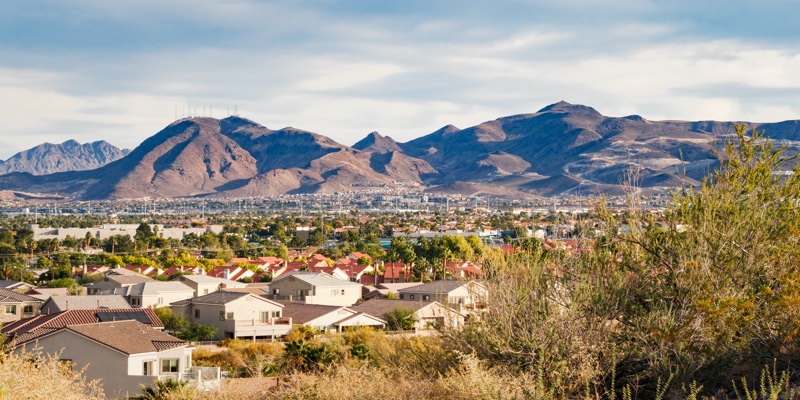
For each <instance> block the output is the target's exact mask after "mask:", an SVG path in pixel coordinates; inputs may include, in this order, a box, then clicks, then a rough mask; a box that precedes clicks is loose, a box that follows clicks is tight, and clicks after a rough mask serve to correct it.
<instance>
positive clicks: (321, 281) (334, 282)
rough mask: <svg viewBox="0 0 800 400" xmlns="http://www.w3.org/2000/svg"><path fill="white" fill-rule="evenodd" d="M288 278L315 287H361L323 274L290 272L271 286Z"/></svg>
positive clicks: (358, 284)
mask: <svg viewBox="0 0 800 400" xmlns="http://www.w3.org/2000/svg"><path fill="white" fill-rule="evenodd" d="M290 277H294V278H296V279H298V280H301V281H303V282H305V283H308V284H309V285H312V286H316V287H331V286H335V287H339V286H362V285H361V284H360V283H355V282H348V281H345V280H341V279H336V278H334V277H332V276H330V275H328V274H326V273H323V272H303V271H290V272H287V273H285V274H283V275H281V276H280V278H278V279H276V280H274V281H272V285H271V286H274V285H275V284H276V283H280V282H281V281H283V280H285V279H288V278H290Z"/></svg>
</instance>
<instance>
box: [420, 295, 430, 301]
mask: <svg viewBox="0 0 800 400" xmlns="http://www.w3.org/2000/svg"><path fill="white" fill-rule="evenodd" d="M430 299H431V296H428V295H427V294H423V295H422V300H430Z"/></svg>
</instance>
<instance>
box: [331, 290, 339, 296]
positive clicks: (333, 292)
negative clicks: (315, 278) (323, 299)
mask: <svg viewBox="0 0 800 400" xmlns="http://www.w3.org/2000/svg"><path fill="white" fill-rule="evenodd" d="M337 294H339V291H338V290H336V289H331V296H336V295H337Z"/></svg>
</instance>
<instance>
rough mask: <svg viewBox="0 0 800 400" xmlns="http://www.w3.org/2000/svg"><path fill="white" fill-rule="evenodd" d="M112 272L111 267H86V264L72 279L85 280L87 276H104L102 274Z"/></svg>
mask: <svg viewBox="0 0 800 400" xmlns="http://www.w3.org/2000/svg"><path fill="white" fill-rule="evenodd" d="M110 270H111V268H109V267H107V266H105V265H86V264H84V265H83V266H82V267H80V269H78V270H77V271H76V272H73V274H72V277H73V278H74V279H76V280H77V279H81V278H83V277H84V276H85V275H91V274H98V273H100V274H102V273H106V272H108V271H110ZM73 271H75V269H73Z"/></svg>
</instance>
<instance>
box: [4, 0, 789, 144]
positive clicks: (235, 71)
mask: <svg viewBox="0 0 800 400" xmlns="http://www.w3.org/2000/svg"><path fill="white" fill-rule="evenodd" d="M797 15H800V2H797V1H794V0H764V1H742V0H725V1H723V0H703V1H697V0H692V1H686V0H650V1H646V0H641V1H621V0H606V1H599V0H559V1H553V0H546V1H544V0H543V1H539V0H530V1H521V0H496V1H491V2H490V1H475V0H459V1H444V0H421V1H415V0H404V1H378V0H363V1H355V0H354V1H338V0H316V1H314V0H310V1H299V0H298V1H248V0H225V1H223V0H219V1H211V0H191V1H189V0H173V1H168V2H165V1H163V0H137V1H108V0H72V1H49V0H42V1H35V2H34V1H16V2H7V4H4V5H3V10H2V12H0V120H2V124H0V158H2V159H6V158H8V157H10V156H12V155H13V154H14V153H16V152H18V151H21V150H24V149H27V148H30V147H33V146H35V145H38V144H40V143H44V142H50V143H61V142H64V141H66V140H69V139H75V140H78V141H79V142H81V143H85V142H90V141H95V140H106V141H107V142H109V143H111V144H113V145H115V146H118V147H124V148H134V147H136V146H137V145H138V144H140V143H141V142H142V141H143V140H144V139H146V138H147V137H149V136H152V135H154V134H155V133H156V132H158V131H159V130H161V129H163V128H164V127H166V126H167V125H169V124H170V123H171V122H172V121H174V120H175V118H176V116H177V117H178V118H181V117H183V116H187V115H189V114H192V115H205V116H213V117H216V118H222V117H226V116H228V115H230V114H232V113H234V112H236V113H238V115H240V116H242V117H245V118H249V119H251V120H254V121H256V122H258V123H260V124H262V125H264V126H266V127H268V128H272V129H279V128H283V127H287V126H292V127H295V128H300V129H305V130H309V131H312V132H316V133H320V134H323V135H326V136H329V137H331V138H333V139H334V140H336V141H338V142H340V143H342V144H347V145H352V144H353V143H355V142H357V141H358V140H359V139H361V138H363V137H364V136H366V135H367V134H368V133H369V132H372V131H378V132H380V133H381V134H383V135H388V136H391V137H392V138H394V139H395V140H398V141H401V142H403V141H408V140H410V139H413V138H416V137H419V136H422V135H425V134H428V133H431V132H433V131H435V130H437V129H439V128H440V127H442V126H444V125H447V124H453V125H456V126H458V127H460V128H466V127H469V126H473V125H477V124H479V123H481V122H484V121H489V120H493V119H496V118H499V117H503V116H508V115H514V114H521V113H533V112H536V111H537V110H539V109H541V108H543V107H545V106H547V105H549V104H552V103H555V102H558V101H560V100H564V101H567V102H569V103H573V104H584V105H588V106H591V107H594V108H595V109H597V110H598V111H599V112H600V113H602V114H604V115H608V116H625V115H631V114H638V115H641V116H643V117H645V118H647V119H651V120H663V119H680V120H711V119H713V120H734V121H756V122H774V121H782V120H787V119H800V28H798V27H797V25H796V16H797Z"/></svg>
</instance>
